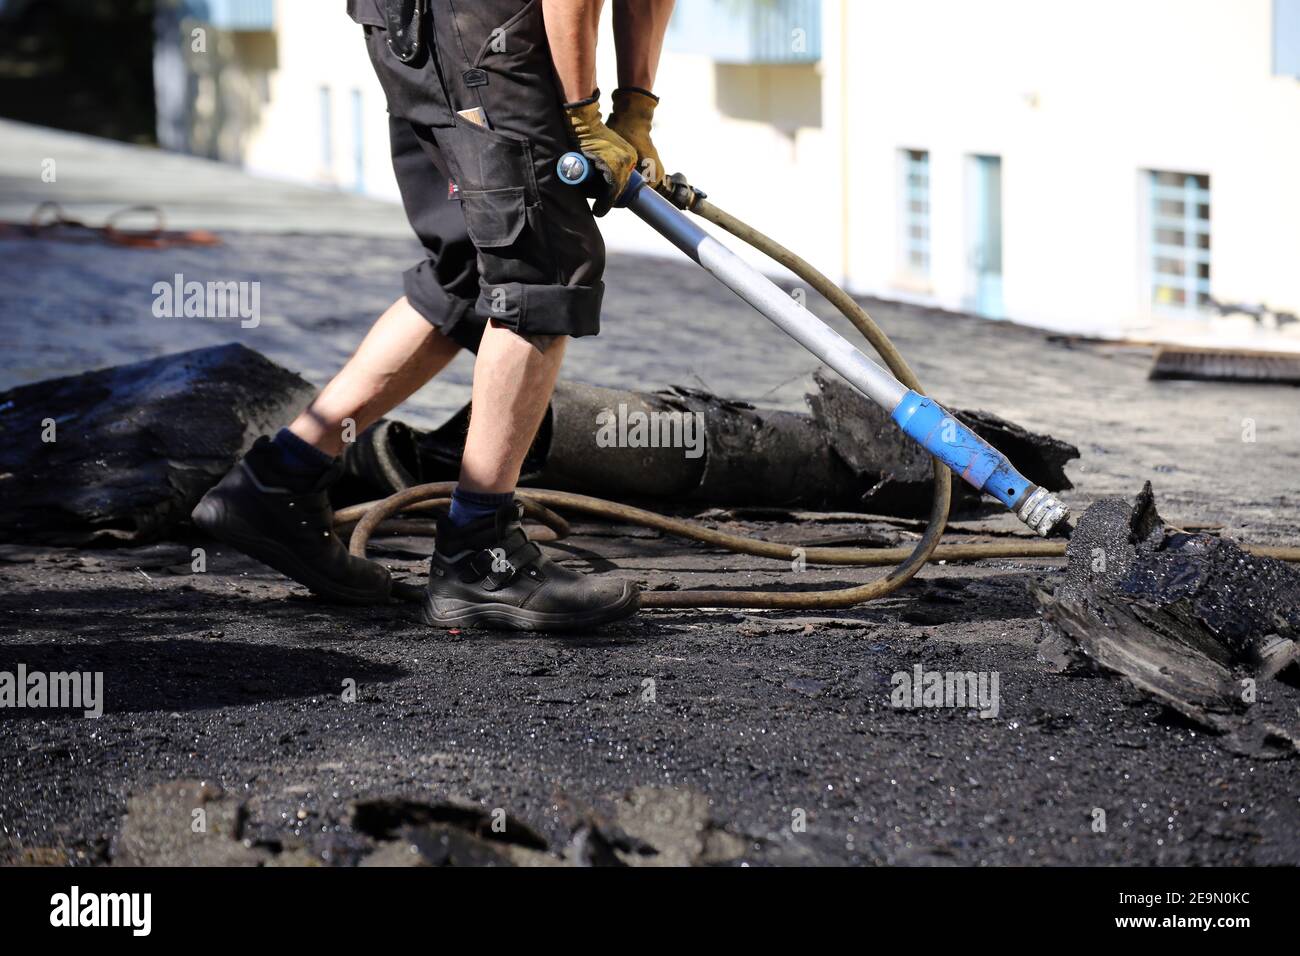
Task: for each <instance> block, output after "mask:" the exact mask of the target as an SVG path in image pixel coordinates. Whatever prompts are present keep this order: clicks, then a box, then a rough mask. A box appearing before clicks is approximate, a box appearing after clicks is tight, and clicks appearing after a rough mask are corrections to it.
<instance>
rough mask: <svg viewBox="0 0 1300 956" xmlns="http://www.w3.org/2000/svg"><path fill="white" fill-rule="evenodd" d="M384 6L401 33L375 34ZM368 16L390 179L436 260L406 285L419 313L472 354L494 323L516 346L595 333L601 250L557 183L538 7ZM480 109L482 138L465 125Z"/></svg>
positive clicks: (434, 0)
mask: <svg viewBox="0 0 1300 956" xmlns="http://www.w3.org/2000/svg"><path fill="white" fill-rule="evenodd" d="M386 4H391V5H392V6H393V7H394V13H396V11H397V10H398V9H400V10H401V16H402V17H403V19H402V20H401V21H397V22H398V23H400V28H401V29H400V35H399V34H398V32H397V31H396V30H394V29H393V27H394V26H395V25H396V23H387V22H383V23H382V25H381V22H376V21H383V17H382V14H383V13H384V12H385V10H386V6H385V5H386ZM360 6H362V5H360V4H359V5H358V7H360ZM350 9H351V8H350ZM374 9H375V14H377V15H371V16H367V15H366V14H365V13H360V12H358V10H357V9H353V15H354V17H355V18H356V19H358V20H359V21H361V22H362V23H366V24H367V26H366V42H367V46H368V48H369V51H370V58H371V61H372V62H373V64H374V67H375V72H376V74H377V75H378V77H379V81H380V83H381V85H382V86H383V88H384V93H385V95H386V97H387V99H388V111H389V114H390V133H391V136H392V147H393V168H394V171H395V172H396V174H397V181H398V186H399V188H400V189H401V193H402V200H403V203H404V205H405V207H406V211H407V216H408V218H409V219H410V221H411V225H412V227H413V228H414V229H415V231H416V234H417V235H418V236H419V237H420V240H421V242H422V243H423V244H424V247H425V249H426V251H427V253H428V256H427V258H426V260H425V261H424V262H422V263H420V264H419V265H417V266H415V267H414V268H412V269H411V270H409V271H408V272H407V273H406V276H405V287H406V294H407V298H408V299H409V300H410V302H411V304H412V305H413V306H414V307H415V308H416V309H417V310H418V311H419V312H420V313H421V314H422V315H424V316H425V317H426V318H427V319H429V321H430V322H432V323H433V324H435V325H437V326H439V327H440V328H442V329H444V331H445V332H446V334H447V335H448V336H449V337H451V338H453V339H454V340H456V341H458V342H460V343H461V344H462V345H466V346H467V347H474V346H476V345H477V341H478V337H479V336H481V334H482V327H483V325H484V324H485V323H486V322H487V321H489V320H490V321H494V322H496V323H497V324H499V325H502V326H504V327H506V328H509V329H513V330H514V331H516V332H518V333H519V334H521V335H573V336H579V335H595V334H596V333H597V332H598V331H599V330H600V304H601V297H602V296H603V294H604V283H603V282H602V281H601V277H602V275H603V273H604V268H605V244H604V241H603V239H602V238H601V235H600V230H599V229H598V228H597V226H596V222H595V219H594V218H593V216H592V214H591V210H590V208H589V207H588V204H587V201H586V200H585V199H584V198H583V197H582V195H581V193H580V191H579V190H576V189H574V188H572V187H570V186H566V185H564V184H563V183H561V182H560V181H559V178H558V176H557V175H556V173H555V163H556V160H557V159H559V157H560V156H561V155H562V154H563V153H564V152H566V151H567V150H569V149H571V148H572V146H571V141H570V138H569V135H568V128H567V126H566V124H565V121H564V115H563V110H562V105H561V100H562V98H561V95H560V91H559V89H558V87H557V85H556V83H555V80H554V73H553V69H552V66H551V55H550V50H549V47H548V45H547V41H546V32H545V27H544V25H543V21H542V7H541V0H526V2H525V0H419V2H417V0H378V2H376V3H375V4H374ZM393 40H395V41H396V42H390V41H393ZM474 107H478V108H480V109H481V110H482V111H483V114H484V115H485V117H486V121H487V126H480V125H477V124H476V123H474V122H471V121H470V120H468V119H464V118H462V117H461V116H458V115H457V111H461V110H468V109H472V108H474ZM449 210H450V211H449ZM466 240H468V243H469V244H470V247H472V250H473V255H470V254H469V248H467V245H466ZM474 284H477V295H474V291H473V290H474ZM471 299H472V300H473V305H472V307H471V306H470V305H469V301H470V300H471Z"/></svg>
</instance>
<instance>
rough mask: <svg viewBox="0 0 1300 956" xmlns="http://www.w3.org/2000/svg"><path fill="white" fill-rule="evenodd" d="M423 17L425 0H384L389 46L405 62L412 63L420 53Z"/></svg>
mask: <svg viewBox="0 0 1300 956" xmlns="http://www.w3.org/2000/svg"><path fill="white" fill-rule="evenodd" d="M423 18H424V0H384V19H385V20H386V21H387V22H388V48H389V49H390V50H392V51H393V55H394V56H395V57H397V58H398V59H399V60H401V61H402V62H403V63H410V62H411V61H412V60H414V59H415V58H416V57H417V56H419V55H420V49H421V43H422V42H423V41H422V36H423V30H421V21H422V20H423Z"/></svg>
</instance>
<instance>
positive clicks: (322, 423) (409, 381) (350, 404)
mask: <svg viewBox="0 0 1300 956" xmlns="http://www.w3.org/2000/svg"><path fill="white" fill-rule="evenodd" d="M459 351H460V345H459V344H458V343H456V342H453V341H452V340H451V339H449V338H447V336H445V335H443V334H442V333H441V332H439V331H438V329H437V327H436V326H433V325H431V324H429V322H428V320H426V319H425V318H424V316H422V315H420V313H419V312H417V311H415V309H414V308H412V306H411V304H410V302H408V301H407V299H406V296H402V298H400V299H398V300H397V301H396V302H394V303H393V304H392V306H391V307H390V308H389V309H388V311H387V312H385V313H384V314H383V315H382V316H381V317H380V318H379V321H378V322H376V323H375V324H374V325H373V326H372V327H371V329H370V332H369V333H368V334H367V335H366V337H365V339H364V340H363V341H362V343H361V346H360V347H359V348H358V349H357V350H356V352H355V353H353V355H352V358H350V359H349V360H348V363H347V364H346V365H344V366H343V370H342V371H341V372H339V373H338V374H337V375H335V376H334V378H333V380H331V381H330V383H329V384H328V385H326V386H325V387H324V388H323V389H322V390H321V392H320V394H319V395H317V396H316V398H315V399H313V401H312V403H311V404H310V405H308V406H307V408H306V409H304V410H303V412H302V413H301V414H300V415H299V416H298V417H297V418H296V419H294V421H293V424H291V425H290V426H289V431H291V432H293V434H294V435H295V436H297V437H298V438H300V439H302V440H303V441H304V442H306V443H307V444H309V445H311V446H313V447H314V448H316V449H317V450H319V451H321V452H323V453H324V454H325V455H329V456H331V457H332V456H335V455H338V454H341V453H342V451H343V445H344V436H345V433H346V431H345V430H346V429H347V427H348V426H349V425H350V426H351V431H352V433H353V434H360V433H361V432H363V431H365V429H367V428H369V427H370V426H371V425H373V424H374V423H375V422H376V421H378V420H379V419H380V418H382V417H383V416H385V415H387V414H388V413H389V412H390V411H392V410H393V409H394V408H396V407H397V406H398V405H400V404H401V403H402V402H404V401H406V399H408V398H409V397H410V396H411V395H413V394H414V393H415V392H416V390H417V389H419V388H420V387H421V386H423V385H424V384H426V383H427V382H428V381H429V379H431V378H433V376H435V375H437V374H438V372H440V371H441V370H442V369H443V368H444V367H445V366H446V365H447V363H448V362H450V361H451V360H452V359H453V358H455V356H456V353H457V352H459Z"/></svg>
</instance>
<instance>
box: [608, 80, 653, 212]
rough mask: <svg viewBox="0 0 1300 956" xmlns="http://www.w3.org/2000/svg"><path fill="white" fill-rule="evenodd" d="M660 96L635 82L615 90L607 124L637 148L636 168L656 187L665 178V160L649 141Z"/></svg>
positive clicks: (642, 176) (643, 177)
mask: <svg viewBox="0 0 1300 956" xmlns="http://www.w3.org/2000/svg"><path fill="white" fill-rule="evenodd" d="M658 105H659V97H657V96H655V95H654V94H653V93H651V92H650V91H649V90H643V89H640V88H639V87H636V86H629V87H627V88H625V89H619V90H615V91H614V110H613V112H611V113H610V114H609V128H610V129H612V130H613V131H614V132H615V133H618V135H619V136H622V137H623V138H624V139H625V140H627V141H628V142H629V143H631V144H632V147H633V148H634V149H635V150H636V171H637V172H638V173H640V174H641V178H642V179H644V180H645V181H646V182H648V183H649V184H650V185H651V186H653V187H654V188H656V189H658V188H659V186H660V184H662V183H663V181H664V164H663V163H662V162H661V161H660V159H659V150H657V149H655V144H654V143H653V142H651V141H650V124H651V123H652V122H654V118H655V107H656V106H658Z"/></svg>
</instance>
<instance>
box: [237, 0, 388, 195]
mask: <svg viewBox="0 0 1300 956" xmlns="http://www.w3.org/2000/svg"><path fill="white" fill-rule="evenodd" d="M275 8H276V11H275V16H276V35H277V40H278V47H279V49H278V58H279V69H278V70H277V71H276V72H275V74H274V75H273V76H272V78H271V84H270V97H269V101H268V103H267V106H266V109H265V110H264V111H263V114H262V122H261V125H260V126H259V128H258V129H257V131H256V133H255V134H254V135H253V136H252V137H251V139H250V143H249V148H248V152H247V157H246V160H245V166H246V167H247V168H248V169H249V170H250V171H252V172H256V173H261V174H264V175H268V176H274V177H277V178H283V179H291V180H294V181H298V182H308V183H315V184H318V185H321V186H330V187H337V188H341V189H358V190H359V191H361V192H364V193H366V194H367V195H371V196H375V197H378V198H382V199H392V200H397V199H399V195H398V192H397V182H396V180H395V179H394V177H393V166H392V160H391V154H390V152H389V149H388V111H387V108H386V107H385V103H384V91H383V89H382V88H381V87H380V85H379V80H378V79H376V78H375V72H374V69H373V68H372V67H371V65H370V58H369V56H368V55H367V54H366V47H365V40H364V38H363V36H362V32H361V27H360V26H358V25H357V24H356V23H354V22H353V21H352V19H351V18H350V17H348V15H347V14H346V12H345V11H344V4H343V2H342V0H337V2H336V0H277V2H276V5H275ZM323 86H324V87H328V88H329V89H330V91H331V95H330V102H331V117H332V120H331V123H330V128H331V134H332V135H331V137H330V138H331V141H332V145H333V148H332V150H331V153H332V157H333V162H332V163H330V164H329V165H328V167H327V166H326V165H325V164H324V162H323V155H322V154H323V152H324V151H323V149H322V147H321V140H322V125H323V124H322V119H321V106H320V102H321V97H320V90H321V87H323ZM353 90H360V91H361V96H362V110H363V116H364V121H363V126H362V148H363V150H364V152H363V169H364V175H363V178H364V182H362V183H360V184H358V183H357V182H356V174H355V165H356V164H355V162H354V159H353V156H354V148H355V143H356V137H355V135H354V130H353V120H352V91H353Z"/></svg>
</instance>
